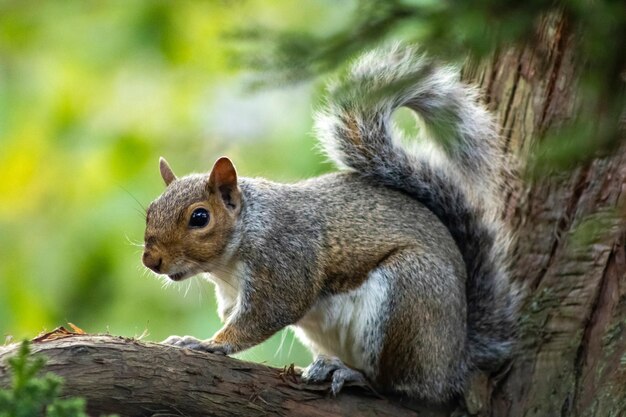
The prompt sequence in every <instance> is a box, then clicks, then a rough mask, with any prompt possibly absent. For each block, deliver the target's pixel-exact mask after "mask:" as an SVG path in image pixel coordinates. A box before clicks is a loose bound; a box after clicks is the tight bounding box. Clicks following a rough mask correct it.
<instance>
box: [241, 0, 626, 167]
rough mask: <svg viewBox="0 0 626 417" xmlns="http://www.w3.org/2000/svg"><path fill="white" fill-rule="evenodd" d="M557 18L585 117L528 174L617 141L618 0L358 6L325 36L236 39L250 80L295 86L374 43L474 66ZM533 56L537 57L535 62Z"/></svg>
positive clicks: (622, 29)
mask: <svg viewBox="0 0 626 417" xmlns="http://www.w3.org/2000/svg"><path fill="white" fill-rule="evenodd" d="M555 14H562V15H563V16H564V17H565V21H566V22H568V23H567V27H566V33H576V34H577V36H576V41H577V42H578V45H577V52H578V56H577V59H579V60H580V62H581V63H582V65H580V67H581V68H582V70H581V73H580V83H579V85H578V91H579V101H580V111H579V113H580V114H581V115H582V116H583V117H581V118H580V119H579V120H576V121H574V122H573V123H571V124H570V126H567V127H566V128H565V129H561V130H558V131H552V132H548V133H549V134H548V135H547V138H546V140H544V141H542V142H541V143H539V145H538V146H537V148H536V149H535V152H534V155H533V160H532V163H531V164H529V167H530V168H531V172H529V174H531V175H545V174H547V173H549V172H554V171H560V170H564V169H569V168H572V167H574V166H576V165H577V164H579V163H580V162H584V161H587V160H589V159H590V158H593V157H595V156H599V155H603V154H607V153H609V152H610V151H612V150H614V149H615V148H616V146H618V145H619V144H620V143H621V141H622V140H623V139H624V129H623V127H624V126H623V122H622V123H620V121H621V120H623V118H624V117H626V116H625V114H624V111H625V109H626V100H625V98H626V91H625V80H626V53H624V51H626V7H625V6H624V2H623V0H600V1H589V0H557V1H554V2H545V1H540V0H531V1H526V2H519V1H511V0H504V1H503V0H480V1H471V2H468V1H463V0H448V1H441V0H359V1H357V2H356V3H354V8H353V10H352V13H350V14H349V16H350V17H348V18H346V19H345V22H344V23H343V25H341V26H338V28H335V29H334V31H333V32H332V33H317V32H315V31H314V30H310V31H305V32H303V31H301V29H299V28H298V29H295V30H277V29H275V28H272V27H264V26H257V27H254V28H250V27H248V28H247V29H245V30H240V31H238V32H235V33H234V37H235V38H237V39H239V40H240V41H241V43H242V46H241V50H242V51H243V53H242V59H243V63H244V64H245V65H248V66H250V67H254V68H257V69H260V70H261V72H260V74H259V75H258V77H257V80H256V83H257V84H260V85H265V84H275V83H277V82H279V83H282V82H287V83H297V82H300V81H303V80H307V79H309V78H311V77H313V76H315V75H318V74H321V73H326V72H329V71H332V70H335V69H337V68H339V67H342V66H343V64H344V63H345V62H346V61H347V60H349V59H351V58H354V57H355V56H356V55H358V54H360V53H361V52H363V51H364V50H368V49H371V48H373V47H375V46H377V45H379V44H381V43H384V42H389V41H390V40H396V41H397V40H403V41H405V42H409V43H417V44H420V45H422V47H423V48H424V49H426V50H428V51H430V52H431V53H432V54H433V55H436V56H438V57H442V58H444V59H445V60H446V61H455V60H456V61H458V60H459V59H460V60H465V59H466V58H467V57H468V56H469V57H470V59H473V60H475V61H477V60H480V59H481V58H483V57H485V56H487V55H488V54H491V53H493V52H494V51H497V50H499V49H502V48H507V47H511V46H514V45H521V44H533V43H534V42H537V41H538V39H537V36H536V35H537V31H536V29H537V27H538V25H539V23H540V22H541V19H545V18H546V17H548V16H551V15H555ZM539 58H540V57H539Z"/></svg>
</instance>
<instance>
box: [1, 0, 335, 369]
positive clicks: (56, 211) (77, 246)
mask: <svg viewBox="0 0 626 417" xmlns="http://www.w3.org/2000/svg"><path fill="white" fill-rule="evenodd" d="M332 11H333V8H332V2H331V1H327V2H319V1H304V2H301V3H299V5H295V4H293V3H292V2H288V1H277V2H274V1H273V2H265V3H263V2H255V1H247V2H241V1H178V2H171V1H132V2H126V1H119V0H118V1H101V2H85V1H82V0H68V1H30V0H20V1H6V0H0V166H1V167H2V171H3V172H4V173H5V174H4V178H3V180H2V181H0V335H4V336H5V337H6V336H9V335H11V336H13V337H14V338H17V339H21V338H24V337H32V336H34V335H35V334H37V333H39V332H40V331H42V329H44V328H47V329H51V328H54V327H56V326H58V325H61V324H64V323H65V322H67V321H71V322H75V323H77V324H78V325H80V326H81V327H83V328H84V329H86V330H87V331H89V332H108V331H110V332H111V333H114V334H121V335H125V336H135V335H141V334H142V333H143V332H144V330H147V332H148V334H149V336H148V338H149V339H151V340H163V339H165V338H166V337H167V336H169V335H171V334H191V335H195V336H197V337H201V338H208V337H210V336H211V335H212V334H213V333H214V332H215V331H217V330H218V329H219V327H220V323H219V319H218V318H217V314H216V312H215V302H214V297H213V289H212V286H211V284H209V283H206V282H204V281H203V280H202V279H200V278H194V279H193V280H191V281H189V282H185V283H182V284H180V285H172V286H167V287H165V288H162V287H163V282H162V281H161V280H159V279H155V278H154V277H153V276H152V275H151V274H149V273H147V272H146V271H145V269H144V268H143V267H142V265H141V259H140V257H141V248H140V247H138V245H140V244H141V243H142V241H143V228H144V225H145V222H144V217H143V214H142V207H145V206H147V205H148V204H149V202H150V201H151V200H152V199H153V198H155V197H157V196H158V195H159V194H160V193H161V192H162V190H163V184H162V180H161V178H160V176H159V172H158V158H159V156H161V155H163V156H165V157H167V158H168V160H169V161H170V163H171V164H172V166H173V168H174V169H175V170H176V172H177V173H178V174H185V173H188V172H192V171H204V170H208V169H209V168H210V167H211V166H212V165H213V162H214V161H215V159H216V158H218V157H219V156H221V155H222V154H227V155H229V156H230V157H231V158H233V160H234V162H235V163H236V164H237V167H238V170H239V172H240V174H241V175H245V176H266V177H269V178H273V179H276V180H284V181H291V180H297V179H300V178H305V177H310V176H314V175H317V174H320V173H322V172H325V171H327V170H329V169H330V167H329V165H327V164H325V163H324V162H323V158H322V157H321V156H320V155H319V154H318V153H317V152H316V151H315V150H314V146H315V142H314V139H313V137H312V135H311V134H310V131H311V106H312V101H311V100H312V99H311V97H312V93H313V92H314V88H313V86H312V85H311V84H304V85H301V86H298V87H289V88H284V89H278V90H274V91H262V92H258V93H254V94H250V93H248V92H247V88H246V86H245V80H246V79H247V78H248V77H249V75H248V74H247V73H246V72H245V71H235V70H234V69H233V66H232V62H231V61H232V52H231V51H230V50H229V49H228V48H226V47H225V45H224V43H225V41H224V38H223V36H222V34H223V33H226V32H229V31H231V30H233V28H235V27H237V26H239V25H242V24H245V22H247V21H252V20H253V19H259V20H260V21H263V22H265V23H266V24H268V25H274V26H276V27H281V25H285V24H286V23H289V24H294V25H299V24H302V22H304V21H306V20H307V19H309V18H311V19H314V20H317V19H323V18H324V17H323V16H324V15H325V14H328V13H329V12H332ZM293 343H294V342H293V335H292V334H290V333H288V332H283V333H281V334H278V335H276V336H275V337H274V338H273V339H272V340H270V341H269V342H267V343H265V344H263V345H262V346H260V347H258V348H256V349H252V350H251V351H250V352H247V353H245V354H244V356H245V357H247V358H250V359H252V360H256V361H268V362H271V363H274V364H276V365H284V364H285V363H289V362H291V361H295V362H296V363H298V364H300V365H304V364H306V363H307V362H308V361H309V359H310V354H309V353H308V352H306V351H305V350H304V349H303V348H302V347H300V345H299V344H297V343H296V344H295V345H293V352H291V354H289V353H290V350H291V348H292V344H293Z"/></svg>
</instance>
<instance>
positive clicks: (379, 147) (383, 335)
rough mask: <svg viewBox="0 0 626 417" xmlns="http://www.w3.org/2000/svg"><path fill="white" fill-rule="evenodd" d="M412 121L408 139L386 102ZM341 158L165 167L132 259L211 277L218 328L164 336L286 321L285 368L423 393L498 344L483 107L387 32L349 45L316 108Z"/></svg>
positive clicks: (492, 190) (508, 296)
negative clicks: (359, 47) (304, 355)
mask: <svg viewBox="0 0 626 417" xmlns="http://www.w3.org/2000/svg"><path fill="white" fill-rule="evenodd" d="M402 106H406V107H408V108H410V109H412V110H413V111H415V112H416V113H417V115H419V117H420V118H421V120H422V122H423V124H424V129H423V131H424V134H422V135H421V136H422V137H420V138H419V141H418V142H415V143H414V144H411V145H408V144H403V142H402V141H400V134H399V132H397V131H396V130H397V129H395V127H394V125H393V123H392V121H391V115H392V112H393V111H394V110H396V109H397V108H399V107H402ZM316 128H317V132H318V135H319V137H320V141H321V144H322V147H323V148H324V150H325V151H326V153H327V154H328V156H329V157H330V159H332V160H333V161H335V162H336V163H337V165H338V166H339V167H340V168H341V170H340V171H339V172H337V173H332V174H327V175H323V176H320V177H317V178H312V179H308V180H305V181H301V182H297V183H293V184H279V183H275V182H271V181H268V180H265V179H258V178H240V177H238V175H237V173H236V171H235V167H234V166H233V164H232V162H231V161H230V160H229V159H228V158H225V157H222V158H220V159H218V160H217V162H215V165H214V166H213V168H212V170H211V171H210V173H208V174H191V175H188V176H184V177H182V178H177V177H176V176H175V175H174V173H173V171H172V170H171V168H170V167H169V165H168V164H167V162H165V160H164V159H161V160H160V171H161V176H162V178H163V180H164V181H165V183H166V185H167V188H166V190H165V192H164V193H163V194H162V195H161V196H160V197H158V198H157V199H156V200H155V201H154V202H152V204H151V205H150V206H149V208H148V210H147V216H146V217H147V218H146V231H145V250H144V253H143V262H144V264H145V265H146V266H147V267H148V268H150V269H151V270H153V271H154V272H156V273H158V274H167V275H168V276H169V278H171V279H172V280H174V281H180V280H183V279H186V278H188V277H191V276H193V275H196V274H199V273H209V274H208V275H207V277H208V278H209V279H210V280H212V281H213V282H214V283H215V285H216V294H217V301H218V314H219V317H220V319H221V320H222V321H223V322H224V326H223V327H222V329H220V330H219V331H218V332H217V333H216V334H215V335H214V336H213V337H212V338H211V339H209V340H198V339H196V338H194V337H191V336H184V337H179V336H171V337H169V338H168V339H167V340H166V341H165V342H164V343H167V344H171V345H175V346H180V347H186V348H190V349H196V350H201V351H206V352H213V353H221V354H226V355H228V354H232V353H235V352H239V351H241V350H244V349H247V348H249V347H251V346H254V345H257V344H259V343H261V342H263V341H264V340H266V339H267V338H269V337H270V336H272V335H273V334H274V333H276V332H277V331H279V330H281V329H283V328H284V327H286V326H291V328H292V329H294V330H295V332H296V334H297V336H298V337H299V338H300V340H301V341H302V342H303V343H304V344H305V345H306V346H307V347H308V348H309V349H310V350H311V352H312V353H313V354H314V355H315V357H316V358H315V360H314V361H313V363H312V364H311V365H309V366H308V367H307V368H306V369H305V370H304V372H303V379H304V380H305V381H308V382H318V381H322V380H327V379H330V380H331V381H332V388H331V389H332V391H333V393H335V394H336V393H337V392H339V390H340V389H341V387H342V386H343V384H344V383H345V382H346V381H364V380H367V381H370V382H371V383H372V384H374V386H375V387H377V388H378V389H379V390H382V391H387V392H396V393H401V394H406V395H408V396H410V397H413V398H418V399H424V400H429V401H434V402H441V401H445V400H447V399H449V398H450V397H452V396H455V395H457V394H460V393H461V392H462V391H463V390H464V389H465V387H466V385H467V383H468V380H469V378H470V377H471V375H472V374H473V373H474V372H476V371H478V370H484V371H490V370H494V369H496V368H498V367H499V366H501V365H502V363H503V362H504V361H506V360H507V358H509V357H510V355H511V351H512V346H513V339H514V337H513V336H514V330H515V322H516V295H515V289H514V287H513V285H512V284H511V283H510V282H509V275H508V272H507V266H506V261H507V259H506V258H507V241H508V232H507V228H506V227H505V226H504V225H503V224H501V223H500V222H499V221H498V220H497V218H496V217H495V216H494V214H493V213H495V212H496V211H497V210H498V208H499V207H500V206H501V203H502V202H501V198H500V197H499V195H500V194H501V193H500V190H501V187H502V180H501V175H499V173H500V172H501V171H502V170H504V169H506V166H505V164H506V162H505V159H504V156H503V155H502V154H501V152H500V151H499V148H498V137H497V135H496V133H495V129H494V126H493V123H492V119H491V117H490V115H489V114H488V112H487V111H486V110H485V109H484V108H483V107H482V106H481V105H479V104H478V103H477V93H476V91H475V90H474V89H472V88H470V87H468V86H466V85H464V84H463V83H461V82H460V81H459V80H458V75H457V73H456V72H455V71H454V70H452V69H450V68H446V67H441V66H438V65H437V64H435V63H434V62H433V61H431V60H430V59H429V58H427V57H425V56H423V55H422V54H420V53H419V52H418V51H417V50H416V49H414V48H412V47H408V46H404V45H395V46H392V47H387V48H385V49H382V50H377V51H373V52H371V53H368V54H366V55H364V56H363V57H361V58H360V59H359V60H358V61H357V62H356V63H355V64H354V65H353V66H352V68H351V70H350V71H349V72H348V73H347V75H345V76H344V77H343V78H342V79H340V80H339V81H338V82H335V83H334V84H332V85H331V86H330V88H329V91H328V98H327V102H326V104H325V109H324V110H323V111H321V112H320V113H319V114H318V115H317V120H316Z"/></svg>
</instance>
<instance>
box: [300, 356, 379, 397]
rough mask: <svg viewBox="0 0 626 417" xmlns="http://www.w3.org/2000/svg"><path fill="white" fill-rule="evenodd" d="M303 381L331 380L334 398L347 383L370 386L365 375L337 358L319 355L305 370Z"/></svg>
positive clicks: (331, 390)
mask: <svg viewBox="0 0 626 417" xmlns="http://www.w3.org/2000/svg"><path fill="white" fill-rule="evenodd" d="M331 375H332V376H331ZM302 379H303V380H304V381H305V382H307V383H318V382H324V381H328V380H329V379H330V381H331V384H330V393H331V394H332V395H333V396H336V395H337V394H339V392H340V391H341V388H343V385H344V384H345V383H346V382H355V383H357V384H359V385H364V386H369V383H368V382H367V380H366V379H365V375H363V373H361V372H359V371H357V370H356V369H352V368H350V367H348V366H347V365H346V364H344V363H343V362H342V361H341V360H340V359H339V358H337V357H335V356H325V355H318V356H317V358H315V360H314V361H313V363H312V364H310V365H309V366H307V367H306V368H305V369H304V372H302Z"/></svg>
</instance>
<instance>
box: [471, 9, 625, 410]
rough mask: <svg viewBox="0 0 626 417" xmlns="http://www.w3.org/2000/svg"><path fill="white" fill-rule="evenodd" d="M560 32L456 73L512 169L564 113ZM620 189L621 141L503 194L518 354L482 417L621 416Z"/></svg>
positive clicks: (565, 47)
mask: <svg viewBox="0 0 626 417" xmlns="http://www.w3.org/2000/svg"><path fill="white" fill-rule="evenodd" d="M570 29H571V28H569V27H568V24H567V21H566V20H565V19H564V18H562V17H560V16H551V17H549V18H546V19H545V20H544V21H542V24H541V27H540V29H539V34H540V36H539V38H538V40H537V42H536V44H535V45H534V46H532V47H531V46H528V47H526V48H523V49H515V50H508V51H506V52H503V53H499V54H496V55H495V56H494V57H493V58H492V60H491V62H489V63H488V64H486V65H483V66H479V67H478V68H470V67H468V68H466V71H465V76H466V78H468V79H473V80H474V81H477V82H479V83H480V84H481V85H482V87H483V89H484V90H485V91H486V93H487V99H488V101H489V104H490V106H491V107H492V109H493V110H494V111H495V112H496V113H497V115H498V117H499V121H500V123H501V126H502V138H503V147H504V149H506V151H507V152H509V153H510V154H513V155H516V156H518V157H519V160H521V161H527V159H528V154H529V150H531V149H534V148H535V147H536V146H537V143H538V142H540V141H542V140H549V138H548V137H545V138H544V136H545V135H544V134H545V132H546V131H547V129H548V128H555V127H558V126H560V125H561V124H563V123H564V122H567V121H569V120H570V119H572V118H573V117H574V116H575V115H576V110H577V109H576V97H575V91H576V83H577V79H576V75H577V68H578V66H580V65H583V64H584V63H583V62H580V61H579V59H580V57H578V56H577V55H576V38H575V36H574V34H573V33H572V31H571V30H570ZM607 47H608V45H607ZM616 53H619V52H616ZM580 117H583V118H592V117H593V115H590V114H586V115H581V116H580ZM590 140H592V138H590ZM522 171H523V167H522ZM624 191H626V147H625V146H624V145H623V144H622V146H621V147H620V148H619V149H617V150H616V151H615V152H614V153H613V154H612V155H611V156H607V157H602V158H596V159H590V160H589V161H588V162H586V163H584V164H581V165H579V166H576V167H575V168H574V169H572V170H570V171H567V172H562V173H557V174H554V175H550V176H543V177H541V178H535V179H531V180H529V181H527V182H525V183H524V185H522V186H520V187H519V188H518V189H517V190H515V192H513V193H512V195H511V196H510V198H509V200H508V207H507V210H506V212H505V213H504V216H505V218H506V219H507V220H508V221H509V222H510V223H511V224H512V225H513V228H514V230H515V232H516V243H515V254H514V255H515V256H514V261H513V265H512V267H513V274H514V277H515V279H516V280H517V281H518V282H520V283H521V284H522V285H523V286H524V289H525V291H526V295H525V300H524V303H523V306H522V313H521V317H520V326H521V331H520V343H519V352H518V354H517V357H516V359H515V361H514V362H513V364H512V367H511V369H510V371H509V372H508V373H507V374H506V376H505V377H504V378H502V379H501V380H500V381H499V382H497V383H494V384H492V388H493V392H492V396H491V401H486V403H487V404H489V403H490V406H488V407H485V409H484V410H483V411H482V412H481V414H482V415H493V416H511V417H516V416H624V415H626V251H625V244H626V220H625V218H626V216H625V214H626V210H625V208H626V192H624Z"/></svg>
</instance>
